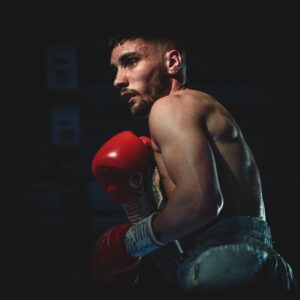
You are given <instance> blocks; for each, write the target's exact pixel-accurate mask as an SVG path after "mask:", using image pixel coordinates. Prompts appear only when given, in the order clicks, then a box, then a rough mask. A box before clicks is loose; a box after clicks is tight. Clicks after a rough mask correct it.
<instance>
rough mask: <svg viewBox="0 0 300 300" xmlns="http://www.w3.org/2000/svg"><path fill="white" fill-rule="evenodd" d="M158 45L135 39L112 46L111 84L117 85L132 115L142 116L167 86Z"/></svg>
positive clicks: (164, 92)
mask: <svg viewBox="0 0 300 300" xmlns="http://www.w3.org/2000/svg"><path fill="white" fill-rule="evenodd" d="M161 49H162V47H160V46H159V45H156V44H152V43H148V42H145V41H143V40H142V39H135V40H128V41H125V42H124V43H123V44H119V45H118V46H116V47H115V48H114V49H113V50H112V53H111V60H110V63H111V65H112V66H113V67H114V68H115V69H116V72H117V73H116V76H115V79H114V86H115V87H116V88H118V89H120V94H121V96H122V98H123V99H125V100H126V101H127V102H128V104H129V105H130V109H131V113H132V115H133V116H135V117H142V116H146V115H147V114H148V113H149V111H150V109H151V106H152V104H153V102H154V101H155V100H157V99H158V98H160V97H162V96H164V95H166V94H167V92H168V90H169V88H170V80H169V78H168V74H167V71H166V68H165V65H164V52H163V51H162V50H161Z"/></svg>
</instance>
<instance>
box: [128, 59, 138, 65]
mask: <svg viewBox="0 0 300 300" xmlns="http://www.w3.org/2000/svg"><path fill="white" fill-rule="evenodd" d="M137 63H138V59H135V58H132V59H130V60H128V61H127V63H126V65H127V66H128V67H132V66H135V65H136V64H137Z"/></svg>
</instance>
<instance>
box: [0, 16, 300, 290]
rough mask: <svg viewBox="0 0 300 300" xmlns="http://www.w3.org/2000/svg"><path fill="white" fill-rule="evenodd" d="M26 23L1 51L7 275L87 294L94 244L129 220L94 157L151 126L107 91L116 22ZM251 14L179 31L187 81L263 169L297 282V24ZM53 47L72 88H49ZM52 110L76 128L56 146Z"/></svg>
mask: <svg viewBox="0 0 300 300" xmlns="http://www.w3.org/2000/svg"><path fill="white" fill-rule="evenodd" d="M78 12H79V11H78ZM102 14H105V12H103V11H102ZM29 16H30V17H29ZM29 16H28V15H27V17H26V18H25V16H24V15H23V16H22V17H20V18H19V19H18V18H16V19H15V21H14V23H13V24H12V27H13V29H14V30H13V31H12V33H11V34H10V36H9V41H8V42H7V43H6V46H7V47H6V48H7V49H8V52H9V56H6V57H9V59H8V60H9V61H8V65H9V67H8V71H7V77H8V78H9V79H10V81H9V82H10V84H9V85H8V86H7V88H8V94H7V95H6V97H5V98H4V99H3V100H2V105H3V109H2V115H3V117H2V118H1V123H2V129H3V135H2V140H3V143H2V146H1V148H2V151H3V156H2V158H3V160H2V162H1V165H2V169H3V170H4V172H3V175H4V179H3V181H2V182H3V188H2V199H3V203H5V204H6V205H7V206H8V209H7V210H6V209H5V211H4V216H3V220H4V221H5V222H4V225H3V226H4V228H5V231H6V235H5V237H6V238H7V243H5V250H6V251H7V254H8V255H7V261H6V264H7V277H8V279H9V282H10V284H11V285H12V286H13V287H14V286H15V287H18V288H19V289H22V290H23V291H27V292H30V291H34V290H36V289H39V288H41V287H42V288H43V292H45V291H50V290H56V289H57V288H67V290H73V291H74V290H79V289H80V288H81V287H82V288H86V287H87V289H88V288H89V287H90V282H89V279H88V260H89V255H90V251H91V246H92V244H93V242H94V241H95V238H96V236H97V235H98V234H99V233H100V232H102V231H103V230H105V229H106V228H109V227H110V226H112V225H114V224H117V223H121V222H125V218H124V214H123V212H122V210H121V209H120V207H118V206H117V205H113V204H112V203H111V202H110V200H109V199H108V198H107V197H106V195H105V194H104V192H103V190H102V189H101V188H100V187H99V186H98V184H97V183H96V182H95V180H94V178H93V177H92V174H91V169H90V165H91V159H92V157H93V155H94V154H95V152H96V151H97V149H98V147H99V146H101V144H102V143H103V142H104V141H106V140H107V139H108V138H109V137H111V136H113V135H114V134H116V133H118V132H120V131H122V130H126V129H129V130H132V131H134V132H135V133H136V134H138V135H142V134H147V133H148V128H147V123H146V121H144V120H140V121H136V120H133V119H132V118H131V117H130V115H129V113H128V109H127V107H126V105H125V104H124V103H123V102H122V101H121V100H120V99H119V98H118V96H117V95H116V93H115V92H114V91H113V90H112V88H111V80H112V76H111V73H110V70H109V66H108V60H109V54H108V53H107V46H106V43H107V38H108V37H109V35H110V33H111V32H112V31H113V30H112V29H116V28H115V27H117V26H116V25H115V23H113V22H112V20H108V21H104V20H103V21H99V20H98V22H95V23H93V22H90V21H91V20H89V19H88V18H87V19H86V20H87V21H85V22H84V21H83V20H82V19H80V18H75V17H73V18H68V16H69V15H65V17H64V15H63V14H62V15H59V16H57V17H56V15H52V17H53V18H52V17H50V16H49V15H48V14H46V13H41V14H40V15H38V17H36V15H35V17H36V18H37V19H36V20H35V18H34V17H31V15H29ZM200 16H202V14H200ZM233 16H234V14H233ZM69 17H70V16H69ZM150 17H151V16H150ZM150 17H149V18H150ZM213 17H216V20H215V19H214V18H213ZM258 17H259V19H257V18H256V17H254V16H253V18H252V17H251V18H249V19H247V21H245V20H243V15H240V16H239V18H237V19H232V18H229V20H228V19H227V18H225V17H224V18H220V16H219V15H218V16H216V15H213V14H212V15H211V17H210V18H208V17H207V18H206V19H203V17H202V18H200V20H202V22H201V21H199V20H198V19H195V18H193V20H194V21H193V22H192V21H191V24H190V23H185V24H186V25H185V26H183V27H181V30H180V34H181V33H184V34H186V35H187V36H188V37H189V40H190V44H189V46H190V49H189V50H190V54H189V56H188V62H189V64H190V68H189V69H188V76H189V81H190V83H191V84H192V86H193V87H195V88H199V89H201V90H203V91H206V92H208V93H210V94H212V95H214V96H215V97H216V98H217V99H218V100H219V101H220V102H221V103H223V104H224V105H225V106H227V107H228V108H229V110H230V111H231V112H232V114H233V115H234V116H235V118H236V120H237V121H238V123H239V124H240V126H241V128H242V130H243V131H244V135H245V137H246V139H247V140H248V143H249V145H250V148H251V149H252V151H253V153H254V155H255V157H256V160H257V163H258V166H259V168H260V171H261V176H262V182H263V191H264V197H265V202H266V208H267V217H268V220H269V223H270V226H271V228H272V231H273V237H274V241H275V244H274V245H275V247H276V248H277V249H278V250H279V251H280V252H281V253H282V255H283V256H284V257H286V258H287V259H288V260H289V261H290V263H291V265H292V266H293V267H294V269H295V273H296V275H297V277H298V278H299V277H300V265H299V259H298V253H299V246H297V244H296V240H297V236H298V235H297V236H296V232H297V229H296V228H298V226H299V218H298V216H297V212H298V210H297V208H296V207H297V202H298V201H299V187H298V184H297V183H298V182H297V179H299V175H298V172H297V168H298V167H299V165H298V151H296V140H297V137H298V135H299V134H298V132H297V128H298V126H297V122H296V120H297V110H296V109H295V103H296V102H297V99H298V94H297V93H296V92H295V90H296V88H295V82H296V78H295V77H294V76H293V75H292V71H293V68H294V66H295V65H296V63H297V57H296V55H295V53H296V52H295V46H294V44H295V37H294V35H293V34H294V27H293V23H292V19H290V23H285V26H283V24H282V23H281V22H280V20H279V19H276V20H274V19H269V18H268V17H269V16H268V15H266V14H265V15H262V16H258ZM95 19H96V17H95ZM162 19H163V18H162ZM25 20H26V21H25ZM101 20H102V19H101ZM196 20H198V21H196ZM230 20H231V22H230ZM233 20H234V21H233ZM24 21H25V22H24ZM30 21H32V22H30ZM34 21H36V22H34ZM168 22H169V23H170V22H171V21H170V20H168ZM110 24H112V26H111V27H110V26H109V25H110ZM160 24H165V23H164V22H163V21H160ZM171 24H172V22H171ZM174 30H175V29H174ZM51 44H67V45H69V44H73V45H76V54H77V58H76V60H75V61H76V68H77V69H76V70H77V75H78V78H77V81H76V82H77V83H76V87H75V88H73V89H69V90H64V89H59V88H58V89H57V88H50V87H49V82H47V72H50V71H49V68H48V69H47V65H46V62H45V61H46V54H45V49H47V47H48V46H49V45H51ZM57 112H58V113H60V114H59V115H60V116H61V115H63V116H64V113H66V114H71V117H70V119H67V120H69V121H68V122H71V124H73V125H74V124H75V125H74V126H73V127H72V126H71V127H70V128H69V129H66V130H65V132H64V133H63V134H65V135H64V138H65V140H64V141H65V142H62V143H61V144H60V142H59V141H58V142H57V136H56V135H55V134H59V132H60V131H59V130H58V129H57V128H56V127H55V124H57V123H55V120H56V119H55V118H56V117H55V116H57ZM70 112H71V113H70ZM62 118H63V119H64V117H62ZM70 120H71V121H70ZM53 122H54V123H53ZM72 122H74V123H72ZM63 126H64V125H62V128H63ZM76 126H79V127H76ZM55 128H56V129H55ZM55 130H56V131H55ZM57 130H58V131H57ZM62 130H63V129H62ZM60 133H61V132H60ZM61 134H62V133H61ZM76 134H77V135H78V136H74V135H76ZM68 141H69V143H68ZM295 227H296V228H295Z"/></svg>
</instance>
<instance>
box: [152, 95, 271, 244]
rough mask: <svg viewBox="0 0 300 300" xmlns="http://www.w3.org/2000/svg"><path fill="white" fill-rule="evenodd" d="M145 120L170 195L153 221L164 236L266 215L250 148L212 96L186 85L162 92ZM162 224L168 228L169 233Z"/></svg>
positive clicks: (226, 112) (164, 183)
mask: <svg viewBox="0 0 300 300" xmlns="http://www.w3.org/2000/svg"><path fill="white" fill-rule="evenodd" d="M164 120H165V121H164ZM149 126H150V132H151V138H152V144H153V150H154V153H155V160H156V163H157V166H158V170H159V174H160V180H161V183H162V187H163V191H164V193H165V196H166V197H167V199H168V203H167V205H166V207H165V209H164V210H163V211H162V212H161V214H160V215H159V216H158V217H157V218H156V220H155V221H156V222H155V223H154V225H155V226H154V228H155V229H156V230H157V231H160V232H162V235H161V239H162V240H168V239H169V237H173V238H174V237H175V236H176V237H177V238H180V237H183V236H185V235H186V234H188V233H190V232H192V231H193V230H191V228H193V229H194V230H196V229H198V228H201V227H202V226H205V225H206V224H207V223H209V222H210V221H212V220H214V219H215V218H219V219H220V218H227V217H232V216H241V215H251V216H256V217H260V218H262V219H265V211H264V204H263V198H262V191H261V183H260V178H259V172H258V169H257V167H256V164H255V161H254V158H253V156H252V153H251V151H250V149H249V147H248V145H247V143H246V142H245V140H244V138H243V135H242V132H241V130H240V128H239V126H238V125H237V124H236V122H235V121H234V119H233V118H232V116H231V115H230V113H229V112H228V111H227V110H226V109H225V108H224V107H223V106H222V105H221V104H220V103H219V102H217V101H216V100H215V99H214V98H213V97H211V96H210V95H208V94H205V93H202V92H199V91H195V90H190V89H183V90H179V91H177V92H174V93H173V94H172V95H168V96H165V97H163V98H161V99H159V100H157V101H156V102H155V104H154V105H153V107H152V109H151V112H150V116H149ZM174 220H176V221H175V222H174ZM174 223H176V225H174ZM161 228H163V229H165V228H168V230H169V231H168V235H167V234H166V235H164V231H162V230H161ZM165 230H166V229H165ZM165 232H167V231H165ZM178 232H180V233H181V234H178Z"/></svg>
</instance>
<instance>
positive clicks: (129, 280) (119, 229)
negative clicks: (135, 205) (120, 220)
mask: <svg viewBox="0 0 300 300" xmlns="http://www.w3.org/2000/svg"><path fill="white" fill-rule="evenodd" d="M131 226H132V225H131V224H122V225H117V226H114V227H112V228H111V229H109V230H106V231H105V232H104V233H103V234H101V236H100V237H99V239H98V240H97V243H96V244H95V246H94V248H93V253H92V259H91V271H90V277H91V279H92V280H93V281H94V282H96V283H98V284H103V285H107V286H120V287H132V286H134V284H135V283H136V282H137V279H138V265H139V263H140V259H141V258H140V257H132V256H131V255H130V254H128V253H127V250H126V245H125V242H124V236H125V234H126V233H127V231H128V229H129V228H130V227H131Z"/></svg>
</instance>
